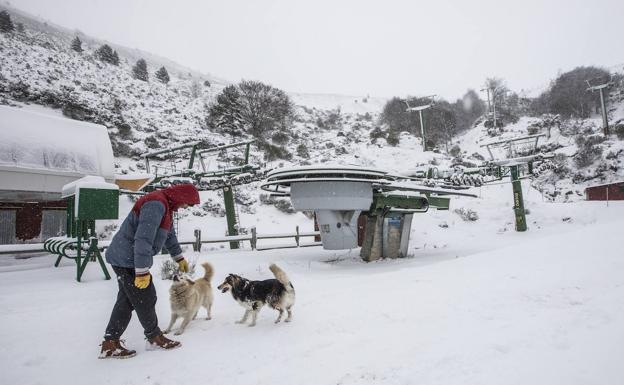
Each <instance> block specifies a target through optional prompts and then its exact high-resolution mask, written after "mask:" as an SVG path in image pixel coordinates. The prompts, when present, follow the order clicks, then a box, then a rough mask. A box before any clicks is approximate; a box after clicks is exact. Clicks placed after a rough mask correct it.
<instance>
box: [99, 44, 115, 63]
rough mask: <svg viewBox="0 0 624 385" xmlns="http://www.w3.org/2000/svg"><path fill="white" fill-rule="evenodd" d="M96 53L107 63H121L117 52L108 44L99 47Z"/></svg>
mask: <svg viewBox="0 0 624 385" xmlns="http://www.w3.org/2000/svg"><path fill="white" fill-rule="evenodd" d="M95 54H96V56H97V58H98V59H100V60H101V61H103V62H105V63H109V64H113V65H118V64H119V57H118V56H117V52H115V51H113V49H112V48H111V47H110V46H109V45H108V44H104V45H103V46H101V47H100V48H98V49H97V51H95Z"/></svg>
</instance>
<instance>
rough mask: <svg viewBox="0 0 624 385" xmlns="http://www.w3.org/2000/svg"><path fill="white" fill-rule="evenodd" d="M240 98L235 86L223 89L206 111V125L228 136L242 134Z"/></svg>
mask: <svg viewBox="0 0 624 385" xmlns="http://www.w3.org/2000/svg"><path fill="white" fill-rule="evenodd" d="M240 97H241V95H240V92H239V91H238V88H237V87H236V86H234V85H230V86H227V87H225V88H224V89H223V91H221V93H220V94H219V95H217V101H216V103H215V104H213V105H212V106H211V107H210V109H209V111H208V119H207V121H208V124H209V125H211V126H212V127H215V128H217V129H220V130H222V131H223V132H226V133H228V134H231V135H234V136H240V135H241V134H242V133H243V122H242V118H241V109H242V106H241V101H240Z"/></svg>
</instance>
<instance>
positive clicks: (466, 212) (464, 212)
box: [454, 207, 479, 222]
mask: <svg viewBox="0 0 624 385" xmlns="http://www.w3.org/2000/svg"><path fill="white" fill-rule="evenodd" d="M454 212H455V214H457V215H459V217H460V218H461V219H463V220H464V221H466V222H474V221H476V220H478V219H479V215H477V212H476V211H474V210H472V209H465V208H463V207H460V208H458V209H455V210H454Z"/></svg>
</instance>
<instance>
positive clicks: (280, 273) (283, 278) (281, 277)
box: [269, 263, 295, 291]
mask: <svg viewBox="0 0 624 385" xmlns="http://www.w3.org/2000/svg"><path fill="white" fill-rule="evenodd" d="M269 270H271V272H272V273H273V275H274V276H275V278H276V279H277V280H278V281H280V283H281V284H282V285H284V287H285V288H286V291H294V290H295V288H294V287H293V285H292V283H290V279H288V276H287V275H286V273H285V272H284V270H282V269H280V268H279V267H278V266H277V265H276V264H274V263H272V264H271V266H269Z"/></svg>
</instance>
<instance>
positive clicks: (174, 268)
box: [160, 259, 197, 279]
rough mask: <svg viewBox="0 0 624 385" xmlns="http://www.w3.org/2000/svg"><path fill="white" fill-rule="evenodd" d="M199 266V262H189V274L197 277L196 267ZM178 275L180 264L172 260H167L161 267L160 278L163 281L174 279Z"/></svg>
mask: <svg viewBox="0 0 624 385" xmlns="http://www.w3.org/2000/svg"><path fill="white" fill-rule="evenodd" d="M196 266H197V261H195V260H193V261H189V271H188V273H187V274H189V275H195V267H196ZM176 274H180V267H179V266H178V264H177V263H176V262H175V261H174V260H172V259H166V260H165V261H164V262H163V263H162V265H160V278H161V279H173V276H174V275H176Z"/></svg>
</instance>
